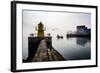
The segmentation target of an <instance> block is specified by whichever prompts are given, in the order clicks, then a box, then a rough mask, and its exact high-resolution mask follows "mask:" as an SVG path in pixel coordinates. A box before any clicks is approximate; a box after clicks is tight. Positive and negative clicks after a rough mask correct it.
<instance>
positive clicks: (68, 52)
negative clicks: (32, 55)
mask: <svg viewBox="0 0 100 73" xmlns="http://www.w3.org/2000/svg"><path fill="white" fill-rule="evenodd" d="M27 41H28V40H27ZM26 45H28V44H26ZM52 46H53V47H54V48H55V49H56V50H57V51H58V52H59V53H60V54H61V55H62V56H63V57H64V58H65V59H66V60H81V59H90V58H91V41H90V39H89V38H78V37H77V38H67V37H66V36H65V37H64V38H63V39H57V38H56V36H53V37H52ZM27 57H28V48H25V49H24V50H23V59H26V58H27Z"/></svg>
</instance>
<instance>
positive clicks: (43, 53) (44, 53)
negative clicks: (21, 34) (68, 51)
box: [23, 22, 65, 63]
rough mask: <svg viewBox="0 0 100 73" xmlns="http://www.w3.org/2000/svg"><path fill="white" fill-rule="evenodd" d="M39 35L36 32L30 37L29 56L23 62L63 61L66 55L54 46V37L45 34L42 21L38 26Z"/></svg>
mask: <svg viewBox="0 0 100 73" xmlns="http://www.w3.org/2000/svg"><path fill="white" fill-rule="evenodd" d="M36 31H37V32H38V33H37V37H34V34H31V36H29V37H28V58H27V59H26V60H23V62H24V63H25V62H45V61H63V60H65V59H64V57H63V56H62V55H61V54H60V53H59V52H58V51H57V50H56V49H55V48H54V47H53V46H52V37H51V36H50V35H49V36H44V26H43V24H42V22H40V23H39V24H38V28H36Z"/></svg>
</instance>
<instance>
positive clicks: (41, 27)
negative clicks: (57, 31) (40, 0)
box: [37, 22, 44, 38]
mask: <svg viewBox="0 0 100 73" xmlns="http://www.w3.org/2000/svg"><path fill="white" fill-rule="evenodd" d="M37 31H38V33H37V36H38V37H39V38H44V25H43V24H42V22H40V23H39V24H38V29H37Z"/></svg>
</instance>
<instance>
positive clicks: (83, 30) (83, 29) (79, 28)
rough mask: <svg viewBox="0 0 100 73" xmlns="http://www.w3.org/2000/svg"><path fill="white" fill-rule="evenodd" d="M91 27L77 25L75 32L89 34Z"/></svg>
mask: <svg viewBox="0 0 100 73" xmlns="http://www.w3.org/2000/svg"><path fill="white" fill-rule="evenodd" d="M90 33H91V29H88V28H87V27H86V26H85V25H81V26H77V30H76V34H86V35H90Z"/></svg>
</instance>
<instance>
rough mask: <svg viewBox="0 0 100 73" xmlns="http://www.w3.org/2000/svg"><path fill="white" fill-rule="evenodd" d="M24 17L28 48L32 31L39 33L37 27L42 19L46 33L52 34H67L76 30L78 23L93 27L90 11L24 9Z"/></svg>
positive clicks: (24, 43) (24, 30) (24, 39)
mask: <svg viewBox="0 0 100 73" xmlns="http://www.w3.org/2000/svg"><path fill="white" fill-rule="evenodd" d="M22 17H23V48H28V45H27V43H28V36H29V34H30V33H34V34H36V33H37V31H36V30H35V27H36V26H37V25H38V23H39V22H40V21H41V22H42V23H43V24H44V27H46V31H45V34H47V33H51V35H54V34H55V35H56V34H66V33H67V32H68V31H75V30H76V26H78V25H85V26H87V27H88V28H91V26H90V25H91V14H90V13H75V12H52V11H34V10H33V11H32V10H23V16H22Z"/></svg>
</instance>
